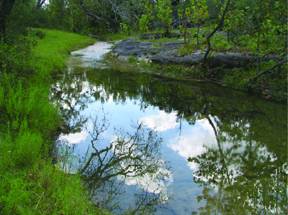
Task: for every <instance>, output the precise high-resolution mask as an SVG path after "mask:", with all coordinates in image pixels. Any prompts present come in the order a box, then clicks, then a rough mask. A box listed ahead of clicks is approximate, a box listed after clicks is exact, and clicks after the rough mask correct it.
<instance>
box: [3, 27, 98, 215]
mask: <svg viewBox="0 0 288 215" xmlns="http://www.w3.org/2000/svg"><path fill="white" fill-rule="evenodd" d="M35 32H36V33H35ZM35 35H36V36H35ZM28 37H31V38H28V39H29V40H30V39H31V40H33V43H34V46H33V48H32V51H31V52H30V55H29V57H28V58H27V59H28V62H27V61H25V66H24V65H23V71H22V70H20V71H17V72H16V71H1V85H0V113H1V115H0V121H1V123H0V131H1V133H0V181H1V183H0V214H9V215H10V214H47V215H48V214H49V215H50V214H75V215H76V214H77V215H78V214H103V211H101V210H100V209H97V208H95V206H94V205H93V204H92V203H91V202H90V200H89V197H88V194H87V193H86V191H85V188H84V186H83V185H82V182H81V180H80V176H79V175H67V174H64V173H63V172H61V171H60V170H59V169H57V168H56V167H55V166H54V165H52V158H51V152H52V150H53V142H54V138H55V135H56V134H57V128H58V127H59V125H60V123H61V119H60V116H59V114H58V110H57V107H55V106H53V105H52V104H51V103H50V102H49V100H48V96H49V88H50V84H51V82H52V80H51V74H52V73H53V72H59V71H61V69H63V68H64V66H65V61H66V59H67V57H68V54H69V51H71V50H73V49H77V48H80V47H83V46H86V45H88V44H91V43H93V42H94V41H93V39H91V38H88V37H85V36H80V35H76V34H72V33H66V32H61V31H55V30H44V29H41V30H40V31H39V30H33V31H32V33H31V34H29V36H28ZM35 42H36V43H35ZM15 53H16V52H15ZM22 64H23V63H22ZM20 66H21V64H20ZM7 70H8V69H7ZM19 73H21V75H19Z"/></svg>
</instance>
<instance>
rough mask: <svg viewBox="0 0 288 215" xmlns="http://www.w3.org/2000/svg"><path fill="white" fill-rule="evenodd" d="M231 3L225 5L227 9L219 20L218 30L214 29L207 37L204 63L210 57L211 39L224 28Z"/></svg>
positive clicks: (229, 1)
mask: <svg viewBox="0 0 288 215" xmlns="http://www.w3.org/2000/svg"><path fill="white" fill-rule="evenodd" d="M230 3H231V0H227V3H226V5H225V8H224V11H223V13H222V15H221V18H220V20H219V23H218V24H217V26H216V28H214V30H213V31H212V32H211V33H210V34H209V35H208V36H207V38H206V40H207V50H206V53H205V55H204V62H206V61H207V58H208V55H209V53H210V51H211V41H210V40H211V38H212V37H213V36H214V34H215V33H216V32H217V31H218V30H220V29H221V28H223V26H224V21H225V16H226V14H227V12H228V9H229V6H230Z"/></svg>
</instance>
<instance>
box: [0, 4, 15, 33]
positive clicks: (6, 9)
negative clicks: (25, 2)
mask: <svg viewBox="0 0 288 215" xmlns="http://www.w3.org/2000/svg"><path fill="white" fill-rule="evenodd" d="M14 4H15V0H0V36H1V37H2V38H4V36H5V33H6V23H7V18H8V16H9V15H10V13H11V11H12V9H13V6H14Z"/></svg>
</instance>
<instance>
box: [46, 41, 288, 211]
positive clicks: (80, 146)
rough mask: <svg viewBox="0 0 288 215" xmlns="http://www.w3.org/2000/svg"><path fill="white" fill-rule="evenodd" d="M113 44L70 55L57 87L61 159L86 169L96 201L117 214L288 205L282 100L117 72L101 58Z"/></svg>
mask: <svg viewBox="0 0 288 215" xmlns="http://www.w3.org/2000/svg"><path fill="white" fill-rule="evenodd" d="M110 48H111V45H110V44H108V43H103V42H99V43H96V44H95V45H93V46H90V47H88V48H86V49H83V50H79V51H76V52H73V53H72V56H71V59H70V61H69V63H68V67H67V70H66V71H64V72H63V74H61V76H60V77H59V78H58V80H57V81H56V82H55V83H54V84H53V85H52V87H51V98H52V100H53V102H54V103H55V104H57V105H58V106H59V107H60V110H61V114H62V116H63V119H64V121H65V126H64V127H65V128H63V133H62V134H61V135H60V136H59V138H58V140H57V141H56V151H57V155H58V165H59V167H60V168H62V169H63V170H64V171H66V172H67V173H71V174H73V173H76V172H81V173H82V174H83V176H84V178H85V182H87V186H88V189H89V191H91V198H93V200H94V201H95V202H96V203H97V204H99V205H101V206H103V207H107V208H109V209H110V210H112V212H115V214H123V213H125V212H135V213H136V214H151V213H155V214H168V215H169V214H171V215H173V214H177V215H178V214H179V215H182V214H183V215H184V214H192V213H193V212H194V213H196V214H197V213H200V212H201V213H203V214H247V213H248V214H249V213H252V214H258V213H264V212H267V211H268V212H271V213H275V214H281V213H282V212H284V211H286V210H287V205H286V203H287V195H286V188H287V172H288V171H287V151H286V150H287V122H286V107H285V105H281V104H276V103H272V102H268V101H264V100H261V99H258V98H256V97H254V96H250V95H247V94H245V93H242V92H237V91H233V90H230V89H226V88H222V87H219V86H215V85H213V84H207V83H197V82H193V81H175V80H171V79H165V78H160V77H155V76H153V75H149V74H143V73H137V71H135V73H123V72H119V71H115V70H112V69H110V68H109V67H107V66H106V65H105V64H104V63H103V62H102V61H101V60H102V57H103V55H104V54H106V53H107V52H109V49H110ZM119 159H120V161H119ZM87 163H88V164H87ZM113 165H114V166H113ZM100 172H101V174H100ZM117 173H118V174H117Z"/></svg>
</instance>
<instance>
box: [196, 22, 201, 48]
mask: <svg viewBox="0 0 288 215" xmlns="http://www.w3.org/2000/svg"><path fill="white" fill-rule="evenodd" d="M199 31H200V25H199V24H198V25H197V35H196V40H197V45H196V47H197V49H198V48H199Z"/></svg>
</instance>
